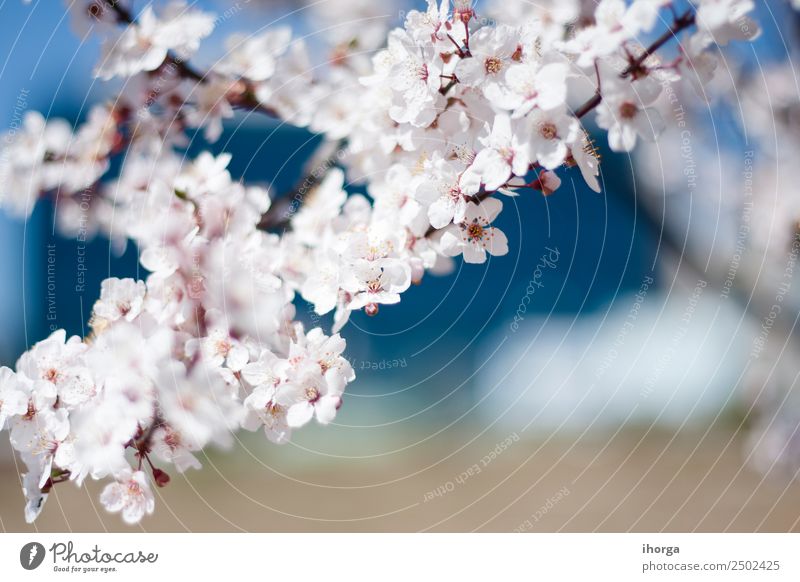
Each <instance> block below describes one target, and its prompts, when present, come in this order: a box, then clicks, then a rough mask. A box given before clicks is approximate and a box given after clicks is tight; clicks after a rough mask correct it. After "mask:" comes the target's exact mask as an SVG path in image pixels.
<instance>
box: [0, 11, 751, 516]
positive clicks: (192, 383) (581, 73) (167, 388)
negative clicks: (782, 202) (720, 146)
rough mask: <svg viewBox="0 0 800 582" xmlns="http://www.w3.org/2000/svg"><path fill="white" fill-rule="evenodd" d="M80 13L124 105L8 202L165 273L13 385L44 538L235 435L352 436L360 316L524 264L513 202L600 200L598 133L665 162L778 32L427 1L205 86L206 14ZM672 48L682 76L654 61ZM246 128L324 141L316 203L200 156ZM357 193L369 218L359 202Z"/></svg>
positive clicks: (283, 34) (245, 41) (40, 157)
mask: <svg viewBox="0 0 800 582" xmlns="http://www.w3.org/2000/svg"><path fill="white" fill-rule="evenodd" d="M67 4H68V6H69V11H70V13H71V17H72V20H73V25H74V27H75V28H76V29H77V30H78V31H80V32H81V33H87V32H89V31H91V32H92V33H95V34H98V35H102V37H103V39H104V41H103V53H102V57H101V59H100V62H99V64H98V65H97V69H96V75H97V76H98V77H100V78H102V79H114V78H121V79H123V80H124V85H123V89H122V91H121V92H120V93H119V95H118V96H117V98H116V99H115V100H114V101H111V102H107V103H103V104H100V105H96V106H95V107H93V108H92V110H91V112H90V114H89V116H88V120H87V121H86V122H85V123H84V124H83V125H81V126H80V127H77V128H74V129H73V128H72V127H71V126H70V125H68V124H67V123H66V122H64V121H60V120H45V119H44V118H43V117H42V116H41V115H40V114H38V113H29V114H28V115H27V116H26V118H25V122H24V130H23V131H21V132H16V134H15V135H13V136H12V135H8V136H7V139H6V140H5V143H6V144H7V145H6V147H5V148H4V149H3V151H2V166H0V168H1V171H2V179H0V203H2V206H3V207H4V208H5V209H6V210H7V211H8V212H10V213H12V214H14V215H17V216H22V217H25V216H27V215H29V214H30V212H31V210H32V208H33V206H34V205H35V203H36V201H37V200H38V199H40V198H42V197H50V198H52V199H53V201H54V203H55V205H56V211H57V216H58V224H59V228H60V229H61V231H62V232H64V233H67V234H71V235H75V234H76V232H78V231H79V230H83V231H84V232H85V231H87V230H88V231H89V232H100V233H103V234H104V235H106V236H108V237H110V238H111V239H113V240H115V241H118V242H119V243H120V244H124V243H125V241H128V240H130V241H133V242H134V243H135V244H136V245H137V247H138V249H139V251H140V262H141V265H142V266H143V267H144V268H145V269H146V270H147V271H148V272H149V273H150V274H149V276H148V277H147V279H146V281H135V280H133V279H122V280H120V279H115V278H111V279H107V280H105V281H104V282H103V284H102V288H101V293H100V299H99V300H98V301H97V303H96V304H95V305H94V308H93V312H92V317H91V321H90V324H91V328H92V333H91V335H90V336H89V337H87V338H85V339H81V338H79V337H72V338H67V337H66V333H65V332H64V331H63V330H61V331H56V332H54V333H53V334H52V335H51V336H50V337H48V338H47V339H45V340H43V341H41V342H39V343H37V344H36V345H34V346H33V347H32V348H31V349H30V350H29V351H28V352H26V353H25V354H23V355H22V356H21V357H20V359H19V361H18V362H17V365H16V370H15V371H12V370H10V369H8V368H2V369H0V427H2V428H7V429H8V430H9V432H10V437H11V443H12V445H13V447H14V448H15V449H16V450H17V451H18V452H19V454H20V455H21V457H22V459H23V461H24V462H25V464H26V465H27V473H26V474H25V476H24V492H25V495H26V498H27V506H26V518H27V520H28V521H33V520H34V519H35V518H36V517H37V515H38V514H39V513H40V511H41V509H42V506H43V504H44V501H45V500H46V498H47V495H48V493H49V492H50V490H51V489H52V488H53V487H54V486H55V485H56V484H58V483H61V482H65V481H74V482H75V483H77V484H81V483H82V482H83V481H84V480H85V479H86V478H87V477H91V478H92V479H110V483H109V484H108V485H107V486H106V488H105V489H104V491H103V493H102V495H101V502H102V503H103V505H104V506H105V507H106V508H107V509H108V510H109V511H112V512H115V511H119V512H121V513H122V517H123V519H124V520H125V521H126V522H129V523H135V522H137V521H139V520H140V519H141V518H142V517H143V516H144V515H145V514H147V513H151V512H152V511H153V508H154V499H153V494H152V490H151V483H154V484H155V485H157V486H165V485H166V484H167V483H168V482H169V476H168V474H167V473H166V472H165V470H164V468H163V467H166V466H167V465H168V464H170V463H171V464H173V465H174V470H177V471H179V472H182V471H185V470H186V469H188V468H197V467H199V466H200V463H199V462H198V460H197V459H196V458H195V456H194V453H196V452H197V451H200V450H201V449H203V448H204V447H206V446H208V445H210V444H217V445H222V446H224V445H226V444H228V443H229V442H230V441H231V434H232V433H233V432H234V431H235V430H237V429H239V428H245V429H247V430H259V429H261V430H263V431H264V432H265V434H266V436H267V438H268V439H270V440H271V441H273V442H276V443H284V442H287V441H288V440H289V438H290V436H291V432H292V430H293V429H296V428H300V427H302V426H303V425H305V424H307V423H308V422H310V421H312V420H313V419H316V421H317V422H319V423H322V424H326V423H329V422H331V421H332V420H333V419H334V417H335V415H336V412H337V410H338V408H339V407H340V406H341V404H342V398H343V395H344V392H345V388H346V386H347V385H348V383H350V382H352V381H353V380H354V378H355V374H354V372H353V369H352V368H351V366H350V365H349V364H348V362H347V360H346V359H345V358H344V357H343V356H342V353H343V350H344V348H345V341H344V340H343V339H342V338H341V337H340V336H339V334H338V333H339V331H340V330H341V329H342V328H343V327H344V326H345V324H346V323H347V320H348V317H349V315H350V313H351V312H352V311H353V310H361V309H363V310H364V311H365V312H366V313H367V314H369V315H376V314H378V311H379V306H380V305H381V304H386V305H389V304H394V303H397V302H399V301H400V297H401V294H402V293H403V292H404V291H406V290H407V289H408V288H409V286H410V285H411V284H412V283H420V282H421V281H422V279H423V277H424V275H425V273H426V272H427V271H430V272H432V273H445V272H447V270H448V269H449V268H450V265H451V263H452V261H453V259H454V257H458V256H462V257H463V260H464V261H465V262H467V263H482V262H484V261H486V259H487V255H492V256H501V255H504V254H506V253H507V252H508V241H507V239H506V236H505V234H503V232H501V231H500V230H499V229H498V228H497V227H495V226H493V225H492V223H493V221H494V220H495V218H496V217H497V216H498V214H499V213H500V212H501V211H502V209H503V202H502V200H503V197H506V196H516V195H517V194H518V192H520V191H526V190H527V191H534V192H540V193H541V194H543V195H550V194H552V193H553V192H555V191H556V190H558V188H559V185H560V183H561V180H560V178H559V174H563V172H569V171H572V170H570V168H574V167H577V169H578V171H579V172H580V173H581V175H582V176H583V178H584V179H585V181H586V182H587V184H588V185H589V186H590V187H591V188H592V189H594V190H596V191H600V183H599V181H598V176H599V160H598V158H597V155H596V153H595V149H594V147H593V146H592V143H591V140H590V139H589V138H588V137H587V133H586V131H585V130H584V128H583V122H584V120H585V119H587V118H588V117H592V116H594V119H595V120H596V122H597V125H598V126H599V127H600V128H602V129H604V130H606V131H607V134H608V141H609V145H610V147H611V149H612V150H615V151H629V150H631V149H632V148H634V146H635V144H636V142H637V140H638V139H639V138H644V139H654V138H655V137H656V135H657V133H658V130H659V126H660V119H659V116H658V113H657V111H656V110H655V109H654V108H652V107H651V104H653V102H654V101H655V100H656V98H657V97H658V95H659V93H660V92H661V91H662V88H663V87H664V86H665V85H669V84H680V83H684V82H687V83H690V84H693V85H695V86H697V87H700V88H702V86H703V85H704V84H705V83H707V82H708V81H709V80H710V78H711V76H712V73H713V71H714V66H715V59H716V56H715V51H716V50H717V48H716V47H717V45H724V44H726V43H727V42H728V41H730V40H750V39H752V38H754V37H755V36H756V35H757V33H758V27H757V25H756V24H755V23H754V22H752V21H751V20H750V19H749V18H748V17H747V14H748V13H749V12H750V11H751V10H752V9H753V2H752V0H700V1H699V2H697V6H696V7H693V8H691V9H689V10H687V11H685V12H678V11H676V8H675V7H673V5H672V2H670V1H669V0H634V1H633V2H630V3H626V2H624V1H623V0H601V1H600V2H599V3H598V4H597V6H596V8H594V9H593V10H587V9H586V8H582V7H581V5H580V3H579V2H577V1H575V2H553V3H552V4H550V3H547V2H544V3H541V2H540V3H535V4H531V5H527V4H525V3H520V4H514V3H509V5H508V6H506V3H503V4H501V5H500V8H499V14H500V15H502V16H505V18H503V19H498V21H491V22H487V21H483V20H481V19H480V18H479V17H478V15H477V14H476V12H475V9H474V7H473V6H472V5H471V4H470V2H469V0H454V2H453V3H452V5H451V3H450V2H449V1H448V0H442V2H441V3H436V2H435V1H433V0H428V6H427V9H425V10H424V11H412V12H410V13H409V14H408V15H407V16H406V18H405V22H404V26H403V27H402V28H397V29H394V30H391V31H388V32H387V31H384V30H382V29H381V25H374V26H358V27H357V28H350V29H347V30H346V31H344V32H342V30H339V32H338V35H337V37H336V38H334V39H333V42H332V46H331V47H330V51H329V53H328V54H330V58H329V60H328V61H327V62H324V63H315V62H312V59H311V58H310V56H309V53H308V51H307V50H306V46H305V44H304V42H303V41H302V40H300V39H295V40H292V33H291V31H290V30H288V29H286V28H283V27H276V28H271V29H268V30H267V31H266V32H264V33H263V34H259V35H257V36H249V37H244V36H233V37H231V38H230V39H229V40H228V45H227V46H228V51H227V52H226V54H225V55H224V56H222V58H220V59H219V60H218V61H216V62H215V63H214V64H213V65H212V66H211V67H210V68H208V69H206V70H200V69H199V68H196V67H195V66H194V65H193V64H191V63H190V61H189V58H190V57H191V56H192V54H193V53H194V52H195V51H197V49H198V47H199V45H200V42H201V41H202V40H203V39H204V38H205V37H207V36H208V35H210V34H211V33H212V30H213V28H214V24H215V19H214V17H213V16H212V15H210V14H207V13H204V12H201V11H199V10H197V9H194V8H192V7H189V6H186V5H185V4H183V3H180V2H173V3H170V4H169V5H167V6H166V7H164V8H163V9H161V10H159V9H155V8H153V7H152V6H147V7H146V8H144V9H142V10H141V11H140V12H138V13H137V12H136V11H135V10H134V6H132V3H131V2H123V1H121V0H74V1H68V2H67ZM357 4H358V3H357ZM659 29H663V31H662V30H659ZM659 34H660V36H659ZM643 35H651V37H652V38H654V39H655V40H653V41H652V42H651V43H650V44H647V45H646V46H645V45H643V44H642V43H640V42H638V39H639V38H640V37H642V36H643ZM672 39H677V40H678V41H679V43H680V46H679V50H678V52H677V55H676V56H675V57H674V58H673V59H672V60H670V61H665V60H663V59H661V58H660V57H659V56H658V55H657V51H658V50H659V49H660V48H661V47H662V46H663V45H665V44H667V43H668V42H669V41H670V40H672ZM587 84H590V85H591V86H592V89H591V90H590V92H589V94H588V95H587V94H586V91H585V86H586V85H587ZM236 109H243V110H248V111H253V112H258V113H263V114H265V115H269V116H272V117H275V118H277V119H279V120H281V121H282V122H284V123H287V124H291V125H294V126H299V127H307V128H309V129H310V130H311V131H313V132H315V133H317V134H320V135H321V136H323V141H322V145H321V146H320V147H319V150H318V151H317V152H316V153H315V155H314V156H313V158H312V160H311V161H310V162H309V168H310V170H309V175H308V177H307V178H306V179H305V180H304V181H302V183H301V185H300V186H299V187H298V189H297V190H296V191H294V192H290V193H288V194H285V195H284V196H283V197H273V196H272V195H271V193H270V192H269V191H268V190H267V189H266V188H264V187H261V186H258V185H251V184H246V183H243V182H240V181H235V180H233V179H232V178H231V175H230V174H229V172H228V171H227V169H226V168H227V165H228V163H229V161H230V156H229V155H227V154H221V155H217V156H214V155H213V154H211V153H208V152H205V153H201V154H200V155H198V156H197V157H196V158H195V159H193V160H189V161H184V158H183V157H182V155H181V154H179V153H178V152H179V148H181V147H182V146H184V145H185V144H186V142H187V139H188V138H187V132H188V131H189V130H192V129H196V128H201V129H202V130H203V131H204V133H205V137H206V138H207V139H208V140H209V141H212V142H213V141H214V140H216V139H217V138H218V137H219V136H220V132H221V129H222V120H223V119H225V118H229V117H232V116H233V114H234V110H236ZM590 114H592V115H590ZM118 157H119V158H122V160H123V163H122V164H121V169H120V170H119V172H118V174H116V175H114V176H108V175H107V174H108V173H109V168H110V166H111V161H112V160H113V159H114V158H118ZM345 179H347V180H348V183H362V184H365V185H366V188H367V192H368V194H369V195H368V196H364V195H360V194H352V195H348V193H347V192H346V191H345ZM112 226H114V227H115V228H113V229H112ZM296 297H302V298H303V299H304V300H305V301H307V302H309V303H310V304H311V305H313V307H314V309H315V311H316V313H318V314H320V315H322V314H326V313H329V312H334V325H333V329H332V330H331V333H332V334H333V335H327V334H326V332H325V331H323V330H322V329H320V328H315V329H311V330H305V329H304V328H303V326H302V324H301V323H299V322H298V321H297V320H296V317H295V307H294V304H293V302H294V300H295V298H296Z"/></svg>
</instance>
